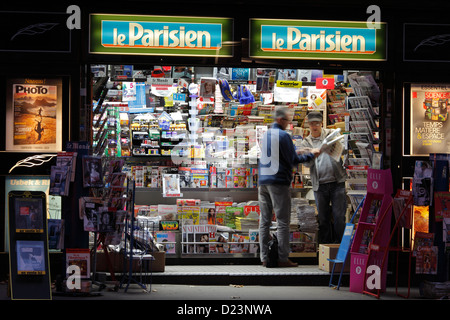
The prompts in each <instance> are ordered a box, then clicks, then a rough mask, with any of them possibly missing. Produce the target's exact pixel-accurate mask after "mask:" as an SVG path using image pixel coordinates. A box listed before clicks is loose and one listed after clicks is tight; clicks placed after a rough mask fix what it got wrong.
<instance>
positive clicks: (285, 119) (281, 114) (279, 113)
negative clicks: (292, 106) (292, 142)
mask: <svg viewBox="0 0 450 320" xmlns="http://www.w3.org/2000/svg"><path fill="white" fill-rule="evenodd" d="M291 120H292V116H291V112H290V110H289V108H287V107H279V108H277V109H276V110H275V122H276V123H278V124H279V125H280V127H281V128H282V129H283V130H286V128H287V126H288V124H289V123H291Z"/></svg>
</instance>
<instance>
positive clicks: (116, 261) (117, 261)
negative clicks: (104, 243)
mask: <svg viewBox="0 0 450 320" xmlns="http://www.w3.org/2000/svg"><path fill="white" fill-rule="evenodd" d="M152 255H153V256H154V257H155V260H153V261H149V263H148V268H149V270H145V269H144V268H143V269H142V271H150V270H151V271H152V272H164V271H165V267H166V252H165V251H155V252H153V253H152ZM108 257H109V261H110V262H111V268H112V270H113V272H123V271H124V258H123V254H122V253H121V252H108ZM93 260H94V259H93V257H92V258H91V262H92V263H93ZM92 267H93V266H92ZM91 270H92V269H91ZM140 270H141V266H140V265H139V261H138V260H135V261H133V272H139V271H140ZM96 271H97V272H110V270H109V266H108V262H107V259H106V255H105V253H104V252H97V269H96Z"/></svg>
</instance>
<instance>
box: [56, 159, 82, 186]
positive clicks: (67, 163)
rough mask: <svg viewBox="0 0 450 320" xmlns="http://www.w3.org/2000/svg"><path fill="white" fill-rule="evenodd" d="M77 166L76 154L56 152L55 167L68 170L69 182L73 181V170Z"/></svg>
mask: <svg viewBox="0 0 450 320" xmlns="http://www.w3.org/2000/svg"><path fill="white" fill-rule="evenodd" d="M76 164H77V152H58V155H57V157H56V166H58V167H69V168H70V181H71V182H74V181H75V168H76Z"/></svg>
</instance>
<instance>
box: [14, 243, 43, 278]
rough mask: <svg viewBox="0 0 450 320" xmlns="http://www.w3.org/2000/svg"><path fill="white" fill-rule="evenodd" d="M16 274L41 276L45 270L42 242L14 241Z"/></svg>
mask: <svg viewBox="0 0 450 320" xmlns="http://www.w3.org/2000/svg"><path fill="white" fill-rule="evenodd" d="M16 251H17V273H18V274H19V275H43V274H45V273H46V270H45V250H44V241H27V240H18V241H16Z"/></svg>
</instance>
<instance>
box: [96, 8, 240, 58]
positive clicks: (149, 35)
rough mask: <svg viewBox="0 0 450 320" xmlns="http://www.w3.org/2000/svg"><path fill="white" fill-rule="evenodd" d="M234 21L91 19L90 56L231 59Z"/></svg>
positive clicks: (135, 17) (98, 16)
mask: <svg viewBox="0 0 450 320" xmlns="http://www.w3.org/2000/svg"><path fill="white" fill-rule="evenodd" d="M232 41H233V19H231V18H209V17H174V16H141V15H112V14H91V15H90V43H89V52H90V53H95V54H132V55H160V56H180V55H182V56H199V57H204V56H212V57H217V56H218V57H231V56H233V46H232Z"/></svg>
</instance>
